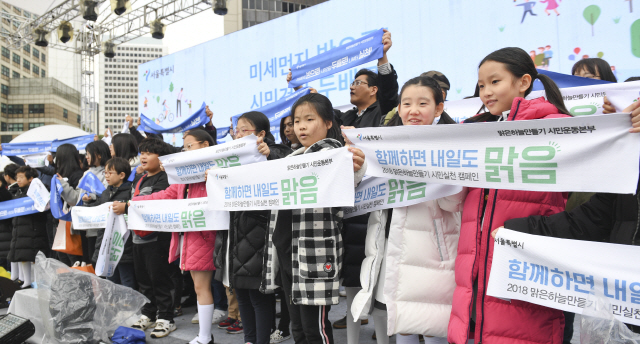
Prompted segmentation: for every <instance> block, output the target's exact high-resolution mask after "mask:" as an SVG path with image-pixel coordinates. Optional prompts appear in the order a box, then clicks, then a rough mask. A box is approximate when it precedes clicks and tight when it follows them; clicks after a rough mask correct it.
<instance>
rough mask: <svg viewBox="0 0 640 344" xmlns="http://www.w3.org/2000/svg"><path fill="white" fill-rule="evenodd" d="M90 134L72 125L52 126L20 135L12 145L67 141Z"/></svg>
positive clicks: (12, 141) (34, 129)
mask: <svg viewBox="0 0 640 344" xmlns="http://www.w3.org/2000/svg"><path fill="white" fill-rule="evenodd" d="M89 134H90V133H88V132H86V131H84V130H82V129H80V128H77V127H72V126H70V125H60V124H52V125H45V126H42V127H38V128H33V129H31V130H29V131H26V132H24V133H22V134H20V135H18V136H17V137H16V138H15V139H13V140H11V143H22V142H38V141H53V140H65V139H70V138H74V137H78V136H84V135H89Z"/></svg>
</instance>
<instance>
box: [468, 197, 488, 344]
mask: <svg viewBox="0 0 640 344" xmlns="http://www.w3.org/2000/svg"><path fill="white" fill-rule="evenodd" d="M480 190H481V191H482V193H481V196H480V204H478V209H479V211H482V210H483V208H484V207H483V202H484V189H480ZM478 215H480V214H478ZM482 217H483V218H484V214H482ZM483 222H484V221H483ZM478 233H481V234H480V235H482V225H480V231H479V230H478V228H476V237H475V238H474V243H475V244H477V243H478ZM476 249H477V247H476ZM477 261H478V259H474V260H473V265H472V266H471V289H472V291H473V284H474V283H475V282H474V280H473V271H474V270H475V269H476V262H477ZM472 294H473V293H472ZM477 298H478V296H477V294H476V297H475V299H474V297H473V295H472V296H471V303H469V325H467V338H466V339H465V343H466V342H467V341H469V330H470V329H471V319H472V318H473V314H471V312H473V303H474V302H477ZM477 311H478V310H477V309H476V312H477ZM476 326H477V324H476ZM478 344H480V343H478Z"/></svg>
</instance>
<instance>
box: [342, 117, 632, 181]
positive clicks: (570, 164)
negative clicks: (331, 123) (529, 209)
mask: <svg viewBox="0 0 640 344" xmlns="http://www.w3.org/2000/svg"><path fill="white" fill-rule="evenodd" d="M630 127H631V121H630V119H629V114H610V115H593V116H580V117H567V118H555V119H539V120H533V121H508V122H495V123H474V124H473V125H471V124H468V125H445V126H435V125H421V126H400V127H388V128H360V129H349V130H345V131H344V132H345V133H346V135H347V137H349V139H350V140H351V141H352V142H354V144H355V146H356V147H358V148H360V149H362V151H363V152H364V153H365V157H366V160H367V163H368V167H367V175H370V176H376V177H384V178H400V179H405V180H411V181H418V182H427V183H440V184H450V185H462V186H469V187H479V188H491V189H510V190H527V191H586V192H610V193H634V192H635V191H636V186H637V184H638V169H639V168H638V167H639V166H638V165H639V162H638V160H639V159H640V135H638V134H631V133H629V128H630ZM452 137H455V138H456V139H455V140H451V138H452ZM425 147H429V148H427V149H425ZM612 176H613V178H612ZM603 180H607V182H606V183H603V182H602V181H603Z"/></svg>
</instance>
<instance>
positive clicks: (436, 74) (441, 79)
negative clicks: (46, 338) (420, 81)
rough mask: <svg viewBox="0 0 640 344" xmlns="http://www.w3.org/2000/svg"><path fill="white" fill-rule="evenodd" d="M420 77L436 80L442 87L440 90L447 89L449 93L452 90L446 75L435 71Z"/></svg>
mask: <svg viewBox="0 0 640 344" xmlns="http://www.w3.org/2000/svg"><path fill="white" fill-rule="evenodd" d="M420 76H426V77H429V78H432V79H434V80H435V81H437V82H438V85H440V88H442V89H445V90H447V91H449V89H450V88H451V84H450V83H449V79H447V77H446V76H444V74H442V73H440V72H438V71H435V70H430V71H428V72H426V73H422V74H420Z"/></svg>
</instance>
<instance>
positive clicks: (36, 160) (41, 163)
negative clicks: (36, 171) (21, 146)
mask: <svg viewBox="0 0 640 344" xmlns="http://www.w3.org/2000/svg"><path fill="white" fill-rule="evenodd" d="M47 156H49V153H38V154H31V155H25V156H24V157H22V158H23V159H24V163H25V164H26V165H27V166H30V167H33V168H38V167H45V166H47Z"/></svg>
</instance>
